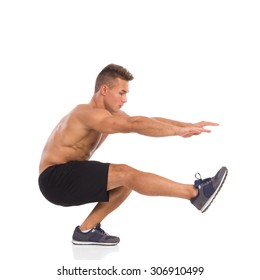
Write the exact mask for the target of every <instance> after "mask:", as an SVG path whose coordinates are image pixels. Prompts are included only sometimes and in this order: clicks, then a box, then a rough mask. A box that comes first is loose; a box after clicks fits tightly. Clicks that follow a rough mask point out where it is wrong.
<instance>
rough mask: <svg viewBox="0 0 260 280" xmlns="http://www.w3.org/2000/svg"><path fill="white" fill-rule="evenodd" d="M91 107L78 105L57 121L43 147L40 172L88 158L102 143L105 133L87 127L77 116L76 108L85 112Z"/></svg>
mask: <svg viewBox="0 0 260 280" xmlns="http://www.w3.org/2000/svg"><path fill="white" fill-rule="evenodd" d="M91 109H93V108H90V107H89V105H79V106H77V107H76V108H75V109H74V110H72V111H71V112H70V113H69V114H68V115H67V116H65V117H64V118H63V119H62V120H61V121H60V122H59V124H58V125H57V126H56V128H55V129H54V130H53V132H52V134H51V135H50V137H49V139H48V141H47V143H46V145H45V147H44V150H43V153H42V158H41V162H40V167H39V171H40V173H42V172H43V171H44V170H45V169H46V168H47V167H49V166H52V165H56V164H62V163H66V162H69V161H72V160H89V159H90V157H91V156H92V154H93V153H94V152H95V150H96V149H97V148H98V147H99V146H100V145H101V144H102V143H103V141H104V140H105V139H106V137H107V135H105V134H102V133H100V132H98V131H95V130H92V129H89V128H87V127H86V125H85V124H84V123H82V121H81V120H80V119H79V118H78V110H81V111H82V110H84V114H85V113H86V114H87V113H88V111H90V110H91Z"/></svg>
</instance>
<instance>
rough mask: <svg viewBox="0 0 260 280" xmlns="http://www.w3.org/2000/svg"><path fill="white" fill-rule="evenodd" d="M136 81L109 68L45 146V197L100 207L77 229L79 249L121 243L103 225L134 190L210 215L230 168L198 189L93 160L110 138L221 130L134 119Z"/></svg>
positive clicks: (198, 182) (42, 164)
mask: <svg viewBox="0 0 260 280" xmlns="http://www.w3.org/2000/svg"><path fill="white" fill-rule="evenodd" d="M132 79H133V76H132V74H131V73H130V72H129V71H128V70H126V69H125V68H123V67H122V66H119V65H115V64H110V65H108V66H107V67H105V68H104V69H103V70H102V71H101V72H100V73H99V75H98V76H97V79H96V84H95V93H94V95H93V97H92V99H91V100H90V102H89V103H88V104H82V105H78V106H76V108H74V109H73V110H72V111H71V112H70V113H69V114H68V115H66V116H65V117H64V118H63V119H62V120H61V121H60V122H59V124H58V125H57V126H56V128H55V129H54V130H53V132H52V133H51V135H50V137H49V139H48V141H47V143H46V145H45V147H44V150H43V153H42V157H41V161H40V166H39V172H40V176H39V186H40V190H41V192H42V194H43V195H44V196H45V198H46V199H47V200H49V201H50V202H52V203H54V204H57V205H61V206H74V205H82V204H86V203H90V202H98V203H97V204H96V206H95V207H94V209H93V210H92V212H91V213H90V214H89V216H88V217H87V218H86V219H85V221H84V222H83V223H82V224H81V226H77V227H76V228H75V230H74V233H73V237H72V242H73V243H74V244H97V245H116V244H118V242H119V241H120V239H119V238H118V237H116V236H111V235H108V234H107V233H105V231H104V230H103V229H101V227H100V223H101V221H102V220H103V219H104V218H105V217H106V216H107V215H108V214H109V213H111V212H112V211H114V210H115V209H116V208H117V207H118V206H120V204H121V203H122V202H123V201H124V200H125V199H126V198H127V197H128V196H129V194H130V193H131V191H132V190H133V191H136V192H138V193H140V194H143V195H148V196H168V197H178V198H183V199H187V200H190V201H191V203H192V204H193V205H194V206H195V207H196V208H198V209H199V210H200V211H201V212H204V211H205V210H206V209H207V208H208V207H209V205H210V204H211V202H212V201H213V199H214V198H215V196H216V194H217V193H218V191H219V190H220V188H221V186H222V185H223V183H224V181H225V178H226V175H227V168H226V167H222V168H221V169H220V170H219V171H218V172H217V174H216V175H215V176H214V177H212V178H207V179H204V180H202V179H201V178H197V180H195V183H194V184H181V183H177V182H174V181H172V180H169V179H166V178H163V177H161V176H158V175H155V174H152V173H147V172H142V171H139V170H136V169H134V168H132V167H130V166H128V165H125V164H110V163H101V162H97V161H91V160H90V158H91V156H92V154H93V153H94V152H95V151H96V149H97V148H99V147H100V145H101V144H102V143H103V142H104V141H105V139H106V138H107V136H108V135H109V134H113V133H131V132H134V133H139V134H142V135H145V136H151V137H163V136H181V137H191V136H193V135H199V134H201V133H209V132H210V130H208V129H205V128H204V127H205V126H216V125H217V124H216V123H212V122H205V121H202V122H199V123H195V124H191V123H184V122H179V121H174V120H170V119H165V118H147V117H144V116H134V117H130V116H128V115H127V114H126V113H124V112H123V111H122V110H121V108H122V106H123V105H124V103H125V102H126V101H127V93H128V91H129V89H128V82H129V81H131V80H132Z"/></svg>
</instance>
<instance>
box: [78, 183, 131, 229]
mask: <svg viewBox="0 0 260 280" xmlns="http://www.w3.org/2000/svg"><path fill="white" fill-rule="evenodd" d="M130 193H131V190H130V189H128V188H126V187H122V186H121V187H118V188H116V189H113V190H111V191H109V202H99V203H98V204H97V205H96V206H95V208H94V209H93V210H92V212H91V213H90V214H89V216H88V217H87V218H86V220H85V221H84V222H83V223H82V225H81V226H80V229H81V230H88V229H91V228H93V227H95V226H96V225H97V224H98V223H100V222H101V221H102V220H103V219H104V218H105V217H106V216H107V215H108V214H110V213H111V212H112V211H114V210H115V209H116V208H117V207H118V206H120V205H121V204H122V202H123V201H125V200H126V198H127V197H128V196H129V194H130Z"/></svg>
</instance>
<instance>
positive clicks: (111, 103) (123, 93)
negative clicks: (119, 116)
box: [104, 78, 129, 113]
mask: <svg viewBox="0 0 260 280" xmlns="http://www.w3.org/2000/svg"><path fill="white" fill-rule="evenodd" d="M128 91H129V88H128V82H127V81H125V80H122V79H119V78H117V79H115V81H114V82H113V86H112V87H111V88H109V87H107V88H106V92H105V94H104V102H105V107H106V109H107V110H108V111H110V112H111V113H116V112H118V111H119V110H120V109H121V108H122V107H123V105H124V103H126V102H127V93H128Z"/></svg>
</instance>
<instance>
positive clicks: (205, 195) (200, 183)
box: [190, 167, 228, 213]
mask: <svg viewBox="0 0 260 280" xmlns="http://www.w3.org/2000/svg"><path fill="white" fill-rule="evenodd" d="M227 174H228V170H227V168H226V167H222V168H221V169H220V170H219V171H218V173H217V174H216V175H215V176H214V177H212V178H207V179H204V180H202V179H201V176H200V174H199V173H197V174H196V175H195V177H196V178H197V180H196V181H195V183H194V186H195V188H196V189H198V195H197V196H196V197H194V198H192V199H191V200H190V201H191V203H192V204H193V205H194V206H195V207H196V208H197V209H199V210H200V211H201V212H202V213H203V212H205V211H206V210H207V209H208V208H209V206H210V205H211V203H212V201H213V200H214V198H215V197H216V195H217V194H218V192H219V190H220V189H221V187H222V186H223V184H224V182H225V179H226V177H227ZM197 176H199V178H198V177H197Z"/></svg>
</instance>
